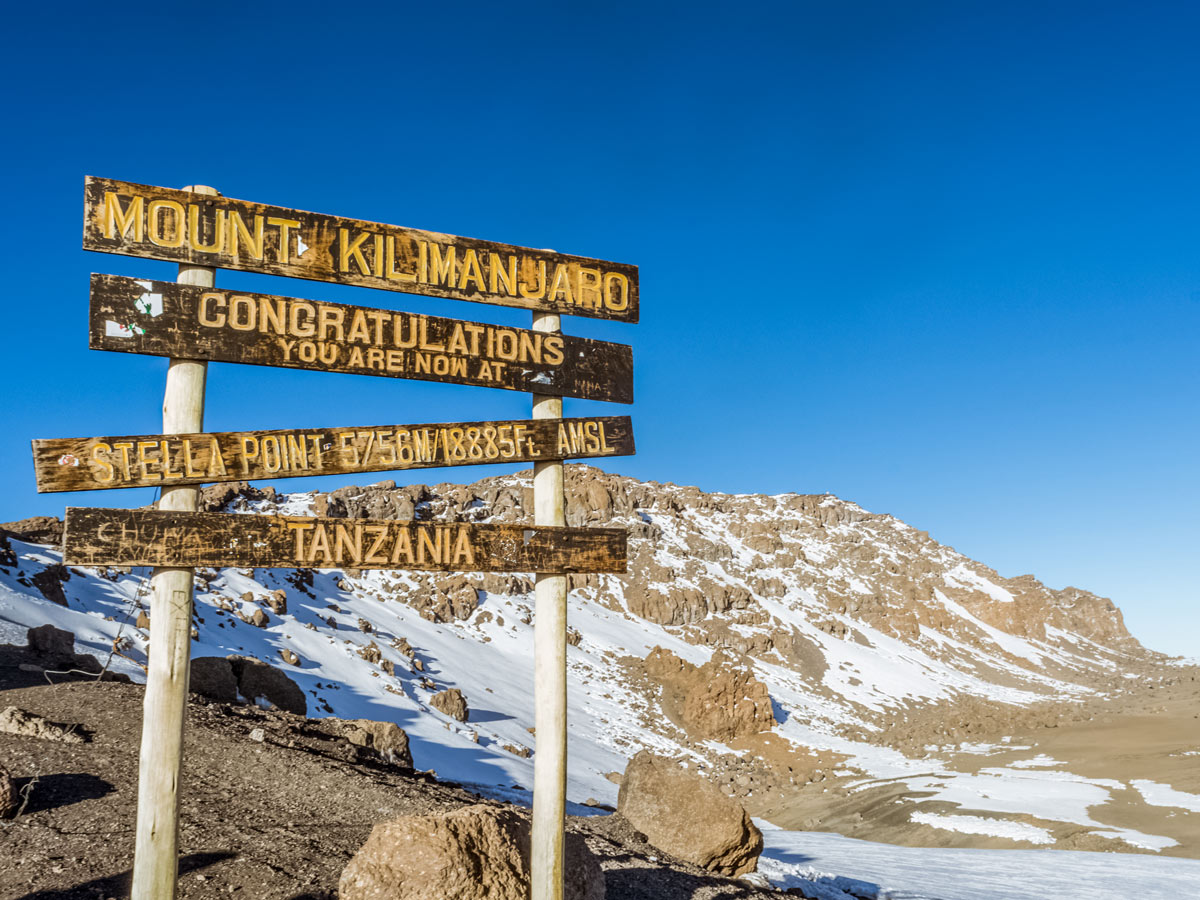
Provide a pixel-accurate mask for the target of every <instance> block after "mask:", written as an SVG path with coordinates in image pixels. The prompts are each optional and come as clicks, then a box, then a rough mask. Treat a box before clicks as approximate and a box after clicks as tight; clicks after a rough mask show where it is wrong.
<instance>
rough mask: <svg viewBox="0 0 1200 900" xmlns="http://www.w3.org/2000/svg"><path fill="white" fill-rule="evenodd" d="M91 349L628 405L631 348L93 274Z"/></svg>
mask: <svg viewBox="0 0 1200 900" xmlns="http://www.w3.org/2000/svg"><path fill="white" fill-rule="evenodd" d="M89 346H90V347H91V348H92V349H93V350H114V351H118V352H125V353H143V354H149V355H151V356H168V357H172V358H175V359H200V360H211V361H218V362H236V363H249V364H251V365H259V366H280V367H283V368H291V369H317V370H322V371H328V372H349V373H353V374H356V375H379V376H384V377H390V378H414V379H419V380H422V381H441V382H450V383H453V384H469V385H477V386H480V387H494V388H504V389H506V390H511V391H537V392H539V393H555V394H562V395H564V396H567V397H581V398H585V399H588V400H611V401H615V402H618V403H632V402H633V351H632V350H631V349H630V348H629V347H628V346H627V345H625V344H613V343H609V342H607V341H593V340H589V339H587V338H580V337H573V336H571V335H564V334H547V333H544V332H540V331H531V330H529V329H526V328H509V327H505V326H499V325H487V324H483V323H478V322H464V321H460V320H458V319H448V318H441V317H438V316H425V315H415V314H411V313H402V312H395V311H393V310H386V309H373V308H370V307H365V306H349V305H346V304H342V303H324V302H319V301H310V300H300V299H297V298H295V297H277V296H274V295H270V294H249V293H241V292H237V291H228V290H217V289H213V288H203V287H196V286H193V285H187V284H177V283H175V282H168V281H145V280H141V279H134V278H123V277H120V276H117V275H93V276H92V281H91V323H90V330H89Z"/></svg>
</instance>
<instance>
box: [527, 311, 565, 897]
mask: <svg viewBox="0 0 1200 900" xmlns="http://www.w3.org/2000/svg"><path fill="white" fill-rule="evenodd" d="M533 330H534V331H544V332H549V333H553V334H558V333H560V331H561V324H560V321H559V316H557V315H554V314H553V313H536V312H535V313H534V314H533ZM562 412H563V402H562V397H554V396H549V395H544V394H534V395H533V418H535V419H561V418H562ZM533 508H534V524H535V525H566V524H567V515H566V496H565V493H564V491H563V463H562V460H553V461H550V462H537V463H534V464H533ZM534 584H535V587H534V596H535V615H536V624H535V626H534V657H533V659H534V661H533V678H534V707H535V712H534V726H535V729H536V733H537V752H536V754H535V755H534V757H533V833H532V836H531V854H530V870H531V894H530V896H531V900H562V896H563V826H564V824H565V819H566V807H567V576H566V575H545V574H543V575H537V576H536V577H535V582H534Z"/></svg>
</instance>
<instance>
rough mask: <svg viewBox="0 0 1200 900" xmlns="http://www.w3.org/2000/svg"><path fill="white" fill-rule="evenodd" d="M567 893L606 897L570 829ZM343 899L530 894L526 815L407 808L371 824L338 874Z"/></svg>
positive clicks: (572, 897) (472, 899)
mask: <svg viewBox="0 0 1200 900" xmlns="http://www.w3.org/2000/svg"><path fill="white" fill-rule="evenodd" d="M565 855H566V859H565V861H564V862H565V864H564V866H563V876H564V882H565V884H564V888H565V890H564V894H563V896H564V897H565V898H566V900H604V873H603V872H601V870H600V866H599V863H597V862H596V859H595V857H593V856H592V854H591V851H589V850H588V849H587V845H586V844H585V843H584V841H583V839H582V838H581V837H579V836H578V835H575V834H567V836H566V848H565ZM338 896H339V897H340V898H341V900H483V898H486V900H527V898H528V897H529V820H528V819H527V818H526V817H525V815H523V814H521V813H519V812H517V811H515V810H512V809H505V808H502V807H495V806H485V805H483V804H479V805H476V806H468V807H464V808H463V809H460V810H456V811H455V812H452V813H449V814H447V815H440V816H439V815H429V816H403V817H401V818H398V819H394V820H392V821H390V822H384V823H381V824H379V825H376V826H375V827H374V828H373V829H371V835H370V837H368V838H367V842H366V843H365V844H363V846H362V848H361V849H360V850H359V851H358V853H356V854H355V855H354V858H353V859H351V860H350V863H349V865H347V866H346V868H345V870H344V871H343V872H342V877H341V880H340V881H339V882H338Z"/></svg>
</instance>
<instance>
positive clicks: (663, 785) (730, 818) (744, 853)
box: [617, 750, 763, 876]
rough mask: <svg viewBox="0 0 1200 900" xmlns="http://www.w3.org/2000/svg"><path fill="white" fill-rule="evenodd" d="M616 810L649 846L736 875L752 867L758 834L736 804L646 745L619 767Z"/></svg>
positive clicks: (760, 840) (757, 850)
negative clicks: (618, 789)
mask: <svg viewBox="0 0 1200 900" xmlns="http://www.w3.org/2000/svg"><path fill="white" fill-rule="evenodd" d="M617 812H619V813H620V814H621V815H622V816H624V817H625V818H626V819H628V820H629V823H630V824H631V825H633V827H634V828H636V829H637V830H638V831H640V832H642V833H644V834H645V835H646V839H647V840H648V841H650V843H651V844H653V845H654V846H655V847H658V848H659V849H660V850H662V851H664V852H665V853H670V854H671V855H672V856H676V857H678V858H679V859H683V860H687V861H688V862H691V863H695V864H696V865H698V866H703V867H704V868H706V869H708V870H709V871H712V872H717V873H719V874H721V875H731V876H732V875H742V874H744V873H746V872H753V871H754V870H755V868H757V866H758V857H759V855H760V854H761V853H762V849H763V837H762V833H761V832H760V831H759V830H758V828H757V827H755V825H754V823H753V822H752V821H750V817H749V816H748V815H747V814H746V811H745V810H744V809H743V808H742V806H741V804H739V803H738V802H737V801H735V800H731V799H730V798H728V797H726V796H725V795H724V794H723V793H721V791H720V790H719V789H718V788H717V787H716V786H715V785H713V784H710V783H709V782H708V781H705V780H704V779H703V778H701V777H700V776H698V775H696V774H694V773H692V772H685V771H683V770H682V769H680V768H679V766H678V765H676V764H675V763H673V762H672V761H670V760H666V759H662V758H660V757H657V756H655V755H654V754H652V753H650V752H648V751H646V750H643V751H641V752H640V753H638V754H637V755H636V756H634V757H633V759H631V760H630V761H629V765H628V766H626V768H625V774H624V776H623V777H622V779H621V789H620V792H619V793H618V795H617Z"/></svg>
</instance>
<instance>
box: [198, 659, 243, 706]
mask: <svg viewBox="0 0 1200 900" xmlns="http://www.w3.org/2000/svg"><path fill="white" fill-rule="evenodd" d="M188 690H190V691H191V692H192V693H193V694H199V695H200V696H202V697H207V698H208V699H210V700H216V701H217V702H218V703H237V698H238V681H237V676H236V675H234V674H233V665H232V664H231V663H230V662H229V660H227V659H224V658H222V657H220V656H200V657H197V658H196V659H193V660H192V663H191V675H190V677H189V678H188Z"/></svg>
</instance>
